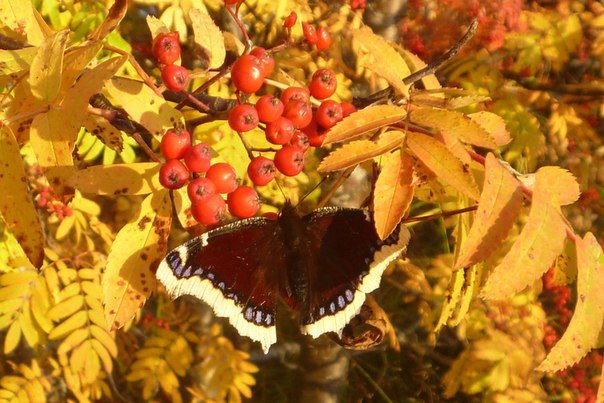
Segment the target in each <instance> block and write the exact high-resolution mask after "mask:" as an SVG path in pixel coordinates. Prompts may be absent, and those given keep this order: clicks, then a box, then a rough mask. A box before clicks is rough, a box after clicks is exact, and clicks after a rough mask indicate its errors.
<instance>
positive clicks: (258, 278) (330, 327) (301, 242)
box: [157, 205, 409, 353]
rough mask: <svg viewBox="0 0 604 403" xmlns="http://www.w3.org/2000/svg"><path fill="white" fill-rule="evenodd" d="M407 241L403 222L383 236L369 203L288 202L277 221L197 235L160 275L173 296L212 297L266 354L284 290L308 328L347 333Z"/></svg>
mask: <svg viewBox="0 0 604 403" xmlns="http://www.w3.org/2000/svg"><path fill="white" fill-rule="evenodd" d="M408 241H409V231H408V230H407V228H406V227H405V226H404V225H400V226H399V227H397V228H396V229H395V231H394V232H393V233H392V234H391V235H390V236H389V237H388V238H386V239H385V240H383V241H382V240H380V239H379V237H378V236H377V234H376V231H375V229H374V224H373V222H372V220H371V218H370V216H369V214H368V213H367V212H366V211H365V210H360V209H347V208H334V207H326V208H321V209H318V210H315V211H313V212H312V213H310V214H308V215H305V216H302V217H301V216H299V215H298V214H297V213H296V211H295V209H294V208H293V207H292V206H291V205H286V206H285V207H284V209H283V211H282V212H281V214H280V216H279V218H278V219H277V220H270V219H267V218H262V217H254V218H249V219H245V220H240V221H237V222H234V223H232V224H228V225H224V226H222V227H219V228H216V229H214V230H211V231H209V232H206V233H204V234H202V235H200V236H198V237H196V238H193V239H191V240H190V241H188V242H186V243H185V244H183V245H181V246H179V247H178V248H176V249H174V250H172V251H171V252H170V253H168V255H167V256H166V258H165V259H164V260H163V261H162V262H161V264H160V265H159V268H158V270H157V278H158V279H159V280H160V281H161V282H162V283H163V284H164V286H165V287H166V289H167V291H168V292H169V293H170V295H171V296H172V297H173V298H176V297H179V296H181V295H193V296H195V297H197V298H199V299H201V300H203V301H205V302H206V303H208V304H209V305H210V306H211V307H212V308H213V309H214V312H215V313H216V315H217V316H222V317H227V318H229V322H230V323H231V324H232V325H233V326H234V327H235V328H236V329H237V331H238V332H239V334H241V335H243V336H248V337H250V338H251V339H253V340H256V341H259V342H260V343H261V344H262V348H263V350H264V352H265V353H266V352H267V351H268V349H269V347H270V346H271V345H272V344H274V343H275V341H276V340H277V334H276V330H275V311H276V306H277V298H278V296H282V297H283V299H284V300H285V302H286V303H287V304H288V305H289V306H290V307H291V308H293V309H294V310H296V311H298V312H299V313H300V321H301V326H302V332H303V333H305V334H309V335H311V336H312V337H314V338H316V337H318V336H320V335H321V334H323V333H327V332H336V333H339V334H341V332H342V329H343V328H344V326H346V324H347V323H348V322H349V321H350V320H351V319H352V318H353V317H354V316H355V315H357V314H358V313H359V311H360V309H361V306H362V305H363V303H364V302H365V295H366V294H367V293H370V292H371V291H373V290H375V289H376V288H377V287H378V286H379V284H380V280H381V277H382V273H383V272H384V270H385V269H386V267H387V266H388V264H389V263H390V262H392V261H393V260H394V259H396V258H397V257H398V256H399V254H400V253H401V252H403V251H404V249H405V248H406V246H407V243H408Z"/></svg>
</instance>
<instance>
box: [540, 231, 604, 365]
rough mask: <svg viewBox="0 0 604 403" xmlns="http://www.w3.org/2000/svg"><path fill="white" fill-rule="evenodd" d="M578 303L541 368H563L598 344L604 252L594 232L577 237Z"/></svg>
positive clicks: (603, 319)
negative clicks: (564, 329)
mask: <svg viewBox="0 0 604 403" xmlns="http://www.w3.org/2000/svg"><path fill="white" fill-rule="evenodd" d="M575 244H576V248H577V265H578V267H577V305H576V307H575V310H574V313H573V316H572V318H571V319H570V323H569V324H568V327H567V328H566V331H565V332H564V334H563V335H562V337H561V338H560V340H559V341H558V343H556V345H555V346H554V347H553V348H552V350H551V351H550V352H549V354H548V355H547V357H546V358H545V360H544V361H543V362H542V363H541V365H539V367H538V368H537V369H538V370H541V371H548V372H554V371H560V370H561V369H564V368H566V367H570V366H572V365H574V364H576V363H577V362H579V361H580V360H581V358H583V357H585V355H587V353H588V352H589V351H590V350H591V349H593V348H596V347H598V336H599V335H600V332H601V331H602V323H604V293H603V292H602V290H603V289H604V252H603V251H602V247H601V246H600V245H599V244H598V241H597V240H596V238H595V237H594V235H593V234H592V233H591V232H588V233H587V234H585V237H584V238H581V237H577V239H576V241H575Z"/></svg>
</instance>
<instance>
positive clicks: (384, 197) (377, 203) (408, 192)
mask: <svg viewBox="0 0 604 403" xmlns="http://www.w3.org/2000/svg"><path fill="white" fill-rule="evenodd" d="M413 172H414V170H413V159H412V158H411V157H410V156H409V155H408V154H406V153H402V152H401V150H395V151H394V152H392V153H390V154H386V155H385V156H384V157H382V159H381V167H380V173H379V175H378V178H377V181H376V182H375V188H374V190H373V218H374V221H375V229H376V231H377V233H378V236H379V237H380V239H386V238H387V237H388V235H390V234H391V233H392V231H394V229H395V228H396V226H397V225H398V224H399V223H400V222H401V219H402V218H403V217H404V216H405V214H407V212H408V211H409V206H410V205H411V201H412V200H413V194H414V187H413Z"/></svg>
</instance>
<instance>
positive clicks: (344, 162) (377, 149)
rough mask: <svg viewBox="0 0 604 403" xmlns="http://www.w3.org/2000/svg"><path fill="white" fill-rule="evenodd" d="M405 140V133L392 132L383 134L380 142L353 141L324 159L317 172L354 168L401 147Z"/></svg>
mask: <svg viewBox="0 0 604 403" xmlns="http://www.w3.org/2000/svg"><path fill="white" fill-rule="evenodd" d="M404 138H405V133H404V132H402V131H390V132H386V133H383V134H382V135H381V136H380V138H379V140H378V141H371V140H357V141H351V142H350V143H346V144H344V145H343V146H342V147H340V148H338V149H336V150H335V151H333V152H332V153H331V154H329V155H328V156H327V157H325V158H323V160H322V161H321V164H319V168H317V170H318V171H319V172H333V171H338V170H340V169H345V168H349V167H353V166H355V165H358V164H360V163H361V162H364V161H367V160H370V159H372V158H374V157H377V156H378V155H381V154H384V153H387V152H388V151H391V150H393V149H394V148H396V147H400V146H401V145H402V142H403V139H404Z"/></svg>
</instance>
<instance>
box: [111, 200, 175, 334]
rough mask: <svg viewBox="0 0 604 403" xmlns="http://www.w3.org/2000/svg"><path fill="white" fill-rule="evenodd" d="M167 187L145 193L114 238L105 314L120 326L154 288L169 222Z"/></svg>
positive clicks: (131, 315) (116, 325) (134, 312)
mask: <svg viewBox="0 0 604 403" xmlns="http://www.w3.org/2000/svg"><path fill="white" fill-rule="evenodd" d="M171 209H172V206H171V203H170V197H169V193H168V191H167V190H165V189H164V190H160V191H158V192H155V193H153V194H150V195H149V196H147V198H146V199H145V200H144V201H143V202H142V204H141V206H140V208H139V210H138V212H137V213H136V215H135V217H134V218H133V219H132V220H131V221H130V222H128V223H127V224H126V225H125V226H124V227H123V228H122V229H121V230H120V232H118V234H117V236H116V237H115V241H114V242H113V245H112V246H111V251H110V253H109V256H108V257H107V268H106V270H105V274H104V277H103V305H104V306H105V317H106V319H107V323H108V324H109V325H110V326H111V328H112V329H119V328H120V327H122V326H124V325H125V324H126V323H127V322H128V321H129V320H130V319H132V318H133V317H134V315H135V314H136V312H137V311H138V310H139V309H140V308H142V306H143V305H144V304H145V301H146V299H147V298H148V297H149V295H151V292H152V291H153V289H154V288H155V276H154V274H153V270H155V268H156V266H157V264H158V263H159V261H160V260H161V258H163V256H164V255H165V253H166V247H167V240H168V235H169V232H170V223H171Z"/></svg>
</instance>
